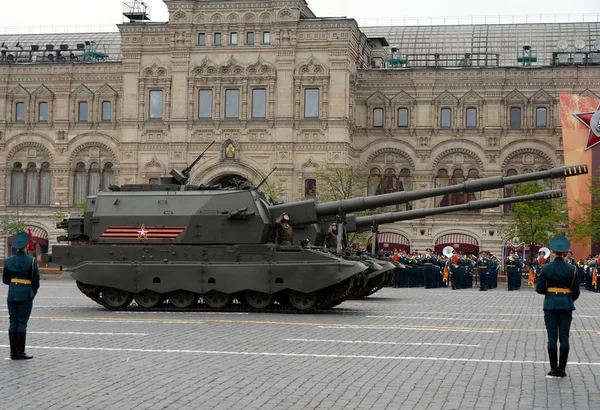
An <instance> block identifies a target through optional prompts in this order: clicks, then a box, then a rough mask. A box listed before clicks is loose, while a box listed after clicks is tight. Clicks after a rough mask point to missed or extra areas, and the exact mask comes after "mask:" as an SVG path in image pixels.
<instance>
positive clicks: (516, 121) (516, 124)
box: [510, 107, 521, 129]
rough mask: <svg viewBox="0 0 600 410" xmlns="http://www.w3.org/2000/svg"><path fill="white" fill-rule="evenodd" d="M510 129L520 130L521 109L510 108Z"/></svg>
mask: <svg viewBox="0 0 600 410" xmlns="http://www.w3.org/2000/svg"><path fill="white" fill-rule="evenodd" d="M510 128H512V129H518V128H521V109H520V108H519V107H512V108H511V109H510Z"/></svg>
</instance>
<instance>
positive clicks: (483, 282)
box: [477, 252, 490, 291]
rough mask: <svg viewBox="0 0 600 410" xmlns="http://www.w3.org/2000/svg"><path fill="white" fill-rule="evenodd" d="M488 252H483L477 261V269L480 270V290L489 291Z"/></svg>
mask: <svg viewBox="0 0 600 410" xmlns="http://www.w3.org/2000/svg"><path fill="white" fill-rule="evenodd" d="M486 256H487V254H486V252H481V255H480V256H479V260H478V261H477V268H478V269H479V290H480V291H486V290H488V277H489V275H490V271H489V269H490V260H489V259H488V258H486Z"/></svg>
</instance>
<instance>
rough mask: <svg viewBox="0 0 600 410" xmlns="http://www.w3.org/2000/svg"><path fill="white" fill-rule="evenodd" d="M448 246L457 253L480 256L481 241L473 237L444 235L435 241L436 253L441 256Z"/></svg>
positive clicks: (455, 234)
mask: <svg viewBox="0 0 600 410" xmlns="http://www.w3.org/2000/svg"><path fill="white" fill-rule="evenodd" d="M446 246H452V247H453V248H454V250H455V251H456V252H461V253H468V254H473V255H479V241H478V240H477V239H476V238H474V237H472V236H471V235H467V234H462V233H452V234H447V235H442V236H440V237H439V238H437V240H436V241H435V251H436V252H437V253H439V254H441V253H442V251H443V250H444V248H445V247H446Z"/></svg>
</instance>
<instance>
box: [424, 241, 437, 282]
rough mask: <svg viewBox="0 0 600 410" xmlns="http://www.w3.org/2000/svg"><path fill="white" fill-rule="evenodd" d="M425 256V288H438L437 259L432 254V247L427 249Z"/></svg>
mask: <svg viewBox="0 0 600 410" xmlns="http://www.w3.org/2000/svg"><path fill="white" fill-rule="evenodd" d="M425 252H426V253H425V256H424V257H423V273H424V275H425V289H431V288H437V287H438V286H437V278H436V275H435V274H436V268H435V264H436V263H437V259H436V258H435V257H434V256H433V255H432V252H433V251H432V249H431V248H427V249H425Z"/></svg>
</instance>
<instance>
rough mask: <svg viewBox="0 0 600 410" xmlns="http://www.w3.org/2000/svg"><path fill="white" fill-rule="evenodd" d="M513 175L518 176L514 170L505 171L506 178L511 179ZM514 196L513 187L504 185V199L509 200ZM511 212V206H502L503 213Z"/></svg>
mask: <svg viewBox="0 0 600 410" xmlns="http://www.w3.org/2000/svg"><path fill="white" fill-rule="evenodd" d="M514 175H518V172H517V170H516V169H509V170H508V171H506V176H507V177H512V176H514ZM514 194H515V186H514V185H506V186H505V187H504V197H505V198H510V197H512V196H513V195H514ZM510 211H512V204H504V212H505V213H508V212H510Z"/></svg>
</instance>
